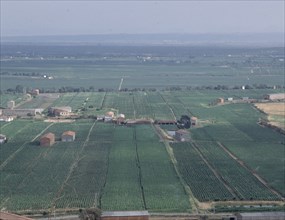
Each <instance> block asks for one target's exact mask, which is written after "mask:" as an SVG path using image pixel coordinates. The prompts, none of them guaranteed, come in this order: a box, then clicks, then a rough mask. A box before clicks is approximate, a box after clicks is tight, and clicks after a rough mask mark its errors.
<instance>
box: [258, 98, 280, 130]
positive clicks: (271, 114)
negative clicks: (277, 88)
mask: <svg viewBox="0 0 285 220" xmlns="http://www.w3.org/2000/svg"><path fill="white" fill-rule="evenodd" d="M255 106H256V107H257V108H258V109H260V110H261V111H263V112H265V113H266V114H267V115H268V121H269V123H270V124H272V125H274V126H277V127H279V128H282V129H283V130H285V103H284V102H281V103H279V102H278V103H257V104H255Z"/></svg>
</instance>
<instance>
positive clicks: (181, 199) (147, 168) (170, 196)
mask: <svg viewBox="0 0 285 220" xmlns="http://www.w3.org/2000/svg"><path fill="white" fill-rule="evenodd" d="M146 131H152V132H153V133H154V130H153V129H152V128H151V127H150V126H137V127H135V133H136V135H137V136H136V140H137V143H136V144H137V152H138V157H139V158H138V159H139V163H140V168H141V176H142V177H141V181H142V185H143V192H144V197H145V203H146V208H147V209H149V210H156V211H159V210H167V211H186V210H190V205H189V201H188V200H187V195H186V193H185V191H184V189H183V187H182V184H181V183H180V181H179V178H178V176H177V175H176V173H175V170H174V167H173V165H172V163H171V161H170V159H169V156H168V154H167V152H166V150H165V146H164V145H163V144H162V143H159V142H158V137H157V136H155V139H156V140H151V139H148V137H149V135H148V132H146ZM139 134H141V135H140V136H138V135H139ZM142 137H144V139H143V138H142ZM145 139H146V140H145Z"/></svg>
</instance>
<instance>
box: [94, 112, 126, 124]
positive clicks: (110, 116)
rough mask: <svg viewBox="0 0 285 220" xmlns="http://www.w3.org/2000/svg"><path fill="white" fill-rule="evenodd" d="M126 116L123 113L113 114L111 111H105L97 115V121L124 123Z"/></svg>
mask: <svg viewBox="0 0 285 220" xmlns="http://www.w3.org/2000/svg"><path fill="white" fill-rule="evenodd" d="M125 120H126V117H125V115H124V114H118V115H117V116H115V113H114V112H112V111H109V112H106V114H105V115H98V116H97V121H104V122H115V123H117V124H124V123H125Z"/></svg>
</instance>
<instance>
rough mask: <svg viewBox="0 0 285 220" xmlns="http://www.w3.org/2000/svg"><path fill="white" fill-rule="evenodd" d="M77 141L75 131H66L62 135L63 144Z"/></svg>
mask: <svg viewBox="0 0 285 220" xmlns="http://www.w3.org/2000/svg"><path fill="white" fill-rule="evenodd" d="M74 140H75V132H74V131H65V132H63V133H62V135H61V141H62V142H71V141H74Z"/></svg>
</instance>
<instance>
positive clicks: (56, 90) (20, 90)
mask: <svg viewBox="0 0 285 220" xmlns="http://www.w3.org/2000/svg"><path fill="white" fill-rule="evenodd" d="M282 88H283V89H284V88H285V85H283V86H281V85H277V86H271V85H266V84H253V85H245V86H237V85H236V86H227V85H216V86H212V85H211V86H187V87H180V86H172V87H166V88H163V89H161V90H162V91H180V90H231V89H282ZM31 91H32V88H29V87H24V86H22V85H17V86H16V87H15V88H9V89H7V90H0V94H3V93H18V94H20V93H24V94H25V93H28V92H31ZM112 91H117V90H114V89H110V88H99V89H95V87H94V86H90V87H88V88H84V87H78V88H77V87H72V86H62V87H60V88H41V89H40V93H69V92H112ZM135 91H157V89H156V88H123V89H121V90H120V92H135Z"/></svg>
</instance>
